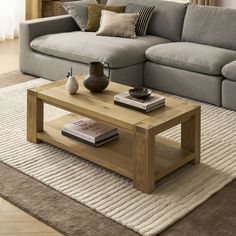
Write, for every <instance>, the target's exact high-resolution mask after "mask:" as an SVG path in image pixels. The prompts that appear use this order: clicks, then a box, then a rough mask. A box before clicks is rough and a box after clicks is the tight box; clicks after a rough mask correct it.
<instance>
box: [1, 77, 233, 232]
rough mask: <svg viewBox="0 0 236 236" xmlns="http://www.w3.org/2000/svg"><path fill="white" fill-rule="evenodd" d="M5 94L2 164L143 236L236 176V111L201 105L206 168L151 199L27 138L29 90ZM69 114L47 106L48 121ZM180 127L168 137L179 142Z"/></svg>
mask: <svg viewBox="0 0 236 236" xmlns="http://www.w3.org/2000/svg"><path fill="white" fill-rule="evenodd" d="M45 82H46V81H45V80H42V79H37V80H34V81H30V82H27V83H24V84H20V85H16V86H12V87H8V88H4V89H1V90H0V108H1V113H0V120H1V122H0V129H1V133H0V143H1V149H0V160H1V161H2V162H3V163H6V164H8V165H10V166H12V167H14V168H16V169H18V170H20V171H22V172H24V173H26V174H28V175H30V176H32V177H33V178H35V179H38V180H39V181H41V182H43V183H45V184H46V185H48V186H50V187H52V188H54V189H56V190H58V191H59V192H62V193H64V194H65V195H67V196H70V197H71V198H73V199H75V200H77V201H79V202H81V203H83V204H85V205H87V206H89V207H90V208H92V209H94V210H96V211H98V212H99V213H101V214H103V215H105V216H107V217H109V218H111V219H113V220H115V221H116V222H119V223H121V224H123V225H125V226H126V227H128V228H131V229H133V230H134V231H136V232H138V233H140V234H142V235H154V234H156V233H158V232H161V231H162V230H164V229H165V228H166V227H168V226H169V225H171V224H173V223H174V222H175V221H176V220H178V219H180V218H182V217H183V216H184V215H186V214H187V213H188V212H190V211H191V210H192V209H194V208H195V207H196V206H198V205H199V204H201V203H202V202H204V201H205V200H206V199H207V198H209V197H210V196H211V195H212V194H214V193H215V192H217V191H218V190H220V189H221V188H223V186H225V185H226V184H227V183H229V182H230V181H232V180H233V179H234V178H235V177H236V140H235V135H236V113H234V112H232V111H227V110H224V109H221V108H217V107H214V106H211V105H206V104H202V164H200V165H197V166H191V165H189V166H187V167H185V168H183V169H182V170H180V171H178V172H176V173H174V174H173V175H172V176H170V177H169V178H168V179H165V180H163V181H162V182H159V183H158V188H157V189H156V191H155V192H154V193H153V194H152V195H147V194H143V193H141V192H138V191H136V190H135V189H133V188H132V183H131V181H130V180H128V179H126V178H124V177H121V176H119V175H117V174H114V173H112V172H110V171H108V170H105V169H103V168H101V167H98V166H96V165H94V164H91V163H89V162H87V161H84V160H82V159H81V158H78V157H75V156H73V155H71V154H69V153H67V152H64V151H62V150H60V149H57V148H55V147H52V146H50V145H47V144H44V143H43V144H39V145H34V144H31V143H28V142H27V141H26V140H25V121H26V120H25V119H26V104H25V101H26V89H27V88H30V87H33V86H36V85H38V84H41V83H45ZM63 113H64V112H62V111H60V110H56V109H52V108H51V107H48V106H47V107H46V118H47V119H51V118H54V117H55V116H58V115H60V114H63ZM178 132H179V127H177V128H176V129H172V130H171V131H169V132H167V133H165V136H167V137H169V138H173V139H175V140H179V138H180V137H179V135H178Z"/></svg>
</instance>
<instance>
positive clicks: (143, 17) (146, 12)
mask: <svg viewBox="0 0 236 236" xmlns="http://www.w3.org/2000/svg"><path fill="white" fill-rule="evenodd" d="M154 10H155V7H154V6H144V5H139V4H135V3H128V4H127V7H126V9H125V12H126V13H137V14H139V18H138V22H137V25H136V34H137V35H139V36H144V35H146V32H147V28H148V24H149V22H150V20H151V17H152V15H153V12H154Z"/></svg>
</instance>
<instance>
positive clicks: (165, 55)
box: [146, 42, 236, 75]
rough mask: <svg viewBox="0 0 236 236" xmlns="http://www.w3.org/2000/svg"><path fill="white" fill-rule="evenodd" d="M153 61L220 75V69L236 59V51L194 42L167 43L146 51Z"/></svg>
mask: <svg viewBox="0 0 236 236" xmlns="http://www.w3.org/2000/svg"><path fill="white" fill-rule="evenodd" d="M146 57H147V58H148V59H149V60H150V61H152V62H155V63H158V64H161V65H166V66H170V67H175V68H179V69H183V70H188V71H193V72H199V73H203V74H209V75H221V69H222V68H223V66H224V65H226V64H228V63H229V62H231V61H233V60H236V51H231V50H227V49H223V48H217V47H212V46H207V45H202V44H195V43H186V42H178V43H168V44H164V45H156V46H153V47H151V48H149V49H148V50H147V51H146Z"/></svg>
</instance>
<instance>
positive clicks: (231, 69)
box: [222, 60, 236, 82]
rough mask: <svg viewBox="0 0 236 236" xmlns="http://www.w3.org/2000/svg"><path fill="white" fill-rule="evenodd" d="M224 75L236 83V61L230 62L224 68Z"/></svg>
mask: <svg viewBox="0 0 236 236" xmlns="http://www.w3.org/2000/svg"><path fill="white" fill-rule="evenodd" d="M222 75H223V76H224V77H225V78H227V79H229V80H233V81H235V82H236V60H235V61H232V62H230V63H229V64H227V65H225V66H224V67H223V68H222Z"/></svg>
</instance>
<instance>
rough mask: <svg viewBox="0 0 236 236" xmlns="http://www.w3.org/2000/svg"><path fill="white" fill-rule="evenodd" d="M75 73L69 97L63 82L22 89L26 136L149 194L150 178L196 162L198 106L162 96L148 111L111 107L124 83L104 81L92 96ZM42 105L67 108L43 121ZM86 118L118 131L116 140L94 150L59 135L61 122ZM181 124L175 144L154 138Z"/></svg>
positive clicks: (152, 181)
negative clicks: (74, 87)
mask: <svg viewBox="0 0 236 236" xmlns="http://www.w3.org/2000/svg"><path fill="white" fill-rule="evenodd" d="M83 78H84V77H83V76H79V77H78V81H79V85H80V88H79V93H78V94H77V95H69V94H68V93H67V91H66V89H65V83H66V80H61V81H57V82H53V83H49V84H46V85H42V86H39V87H37V88H34V89H30V90H28V97H27V140H28V141H30V142H32V143H39V142H42V141H44V142H47V143H50V144H52V145H55V146H57V147H59V148H62V149H64V150H66V151H68V152H71V153H73V154H75V155H78V156H80V157H82V158H84V159H87V160H89V161H91V162H94V163H96V164H98V165H100V166H103V167H105V168H108V169H110V170H112V171H114V172H117V173H119V174H121V175H124V176H126V177H128V178H131V179H132V180H133V183H134V187H135V188H136V189H138V190H140V191H142V192H145V193H151V192H152V191H153V190H154V188H155V181H157V180H159V179H160V178H162V177H164V176H166V175H168V174H169V173H171V172H173V171H174V170H176V169H177V168H179V167H181V166H183V165H185V164H186V163H188V162H191V163H193V164H197V163H199V162H200V106H198V105H196V104H194V103H190V102H183V101H178V100H176V99H173V98H168V97H167V98H166V107H163V108H160V109H158V110H156V111H153V112H151V113H148V114H143V113H140V112H137V111H133V110H130V109H128V108H124V107H120V106H117V105H114V103H113V97H114V96H115V95H116V94H119V93H122V92H125V91H127V90H128V89H130V87H128V86H125V85H121V84H116V83H112V82H111V83H110V84H109V87H108V88H107V90H105V91H104V93H101V94H92V93H90V92H89V91H88V90H86V89H85V88H84V87H83V83H82V81H83ZM44 103H48V104H50V105H52V106H55V107H59V108H62V109H64V110H67V111H69V112H71V113H70V114H68V115H65V116H62V117H60V118H57V119H55V120H52V121H49V122H46V123H44V118H43V116H44V112H43V107H44ZM81 116H86V117H89V118H92V119H95V120H98V121H100V122H104V123H108V124H110V125H113V126H115V127H117V128H118V129H119V133H120V138H119V139H118V140H114V141H111V142H109V143H107V144H105V145H103V146H101V147H99V148H94V147H91V146H89V145H86V144H83V143H80V142H78V141H75V140H73V139H70V138H67V137H65V136H63V135H61V130H62V128H63V125H64V124H65V123H67V122H71V121H74V120H77V119H79V118H80V117H81ZM178 124H181V143H178V142H175V141H172V140H169V139H166V138H163V137H160V135H158V134H160V133H161V132H163V131H165V130H167V129H169V128H171V127H173V126H176V125H178Z"/></svg>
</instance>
